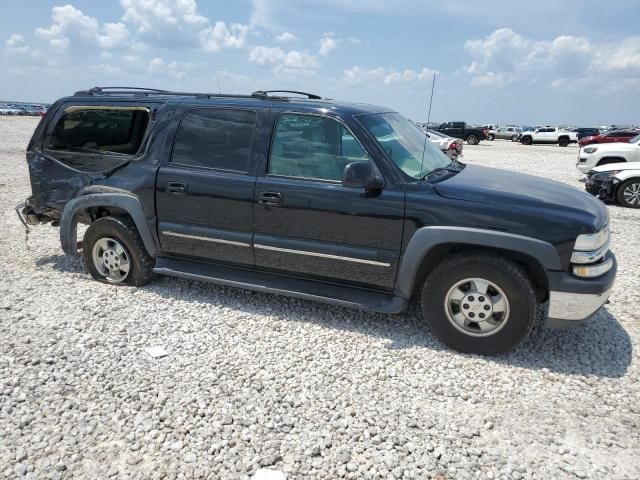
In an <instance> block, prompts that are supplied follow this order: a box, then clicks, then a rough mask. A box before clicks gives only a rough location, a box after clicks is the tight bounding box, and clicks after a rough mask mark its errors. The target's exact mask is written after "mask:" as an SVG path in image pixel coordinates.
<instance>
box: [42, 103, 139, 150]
mask: <svg viewBox="0 0 640 480" xmlns="http://www.w3.org/2000/svg"><path fill="white" fill-rule="evenodd" d="M148 123H149V110H148V109H147V108H146V107H111V108H109V107H87V106H72V107H68V108H67V109H66V110H65V113H64V115H63V116H62V117H61V118H60V120H59V121H58V123H56V125H55V127H54V129H53V132H52V133H51V135H49V136H48V137H47V139H46V141H45V147H46V148H48V149H51V150H58V151H67V152H69V151H70V152H82V153H98V154H100V153H107V152H111V153H117V154H124V155H134V154H136V153H137V152H138V150H139V149H140V146H141V144H142V139H143V137H144V133H145V131H146V130H147V125H148Z"/></svg>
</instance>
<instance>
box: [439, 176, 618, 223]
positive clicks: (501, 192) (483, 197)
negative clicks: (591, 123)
mask: <svg viewBox="0 0 640 480" xmlns="http://www.w3.org/2000/svg"><path fill="white" fill-rule="evenodd" d="M434 188H435V189H436V191H437V192H438V194H440V195H442V196H443V197H447V198H453V199H457V200H466V201H469V202H480V203H487V204H493V205H501V206H504V205H511V206H514V207H524V208H533V209H535V208H545V209H549V210H563V211H566V212H573V213H575V214H578V215H583V214H584V213H585V212H586V213H588V214H589V216H592V217H594V218H599V219H601V220H600V221H601V222H604V221H605V220H604V219H606V218H607V212H606V207H605V206H604V204H603V203H602V202H600V201H599V200H596V199H595V198H593V197H592V196H591V195H589V194H588V193H586V192H584V191H582V190H578V189H577V188H574V187H571V186H569V185H567V184H565V183H560V182H556V181H553V180H547V179H544V178H541V177H536V176H533V175H524V174H522V173H517V172H512V171H508V170H500V169H496V168H488V167H480V166H476V165H467V166H466V167H465V168H464V170H462V171H461V172H460V173H458V174H457V175H454V176H453V177H451V178H448V179H447V180H444V181H442V182H439V183H436V184H435V185H434ZM602 226H603V225H598V226H597V228H601V227H602Z"/></svg>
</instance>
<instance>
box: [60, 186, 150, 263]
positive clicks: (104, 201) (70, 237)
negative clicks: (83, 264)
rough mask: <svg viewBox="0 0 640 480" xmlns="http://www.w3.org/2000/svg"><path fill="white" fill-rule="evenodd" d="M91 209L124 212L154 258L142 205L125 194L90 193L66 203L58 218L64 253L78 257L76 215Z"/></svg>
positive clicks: (136, 198) (136, 199)
mask: <svg viewBox="0 0 640 480" xmlns="http://www.w3.org/2000/svg"><path fill="white" fill-rule="evenodd" d="M91 207H117V208H120V209H122V210H125V211H126V212H127V213H128V214H129V215H130V216H131V218H132V219H133V222H134V223H135V224H136V227H137V229H138V233H139V234H140V238H141V239H142V242H143V243H144V246H145V248H146V249H147V252H148V253H149V255H150V256H152V257H155V256H156V253H157V248H156V244H155V241H154V239H153V235H152V234H151V231H150V230H149V226H148V224H147V217H146V214H145V212H144V208H143V207H142V203H141V202H140V200H139V199H138V197H136V196H135V195H131V194H126V193H91V194H88V195H82V196H80V197H76V198H74V199H73V200H70V201H69V202H67V204H66V205H65V207H64V210H63V212H62V216H61V218H60V243H61V244H62V250H63V251H64V253H66V254H67V255H72V256H78V249H77V236H78V235H77V227H78V214H79V213H80V212H81V211H82V210H84V209H86V208H91Z"/></svg>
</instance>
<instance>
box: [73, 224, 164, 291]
mask: <svg viewBox="0 0 640 480" xmlns="http://www.w3.org/2000/svg"><path fill="white" fill-rule="evenodd" d="M82 253H83V255H84V261H85V264H86V265H87V269H88V270H89V273H90V274H91V276H92V277H93V278H94V279H96V280H98V281H100V282H103V283H111V284H119V285H135V286H142V285H145V284H147V283H149V281H150V280H151V277H152V276H153V264H154V260H153V258H152V257H150V256H149V254H148V253H147V251H146V250H145V248H144V244H143V243H142V240H141V239H140V235H138V230H137V229H136V227H135V225H134V224H133V222H132V221H131V220H129V219H128V218H123V217H103V218H100V219H98V220H96V221H95V222H93V223H92V224H91V225H90V226H89V228H88V229H87V231H86V232H85V234H84V241H83V244H82Z"/></svg>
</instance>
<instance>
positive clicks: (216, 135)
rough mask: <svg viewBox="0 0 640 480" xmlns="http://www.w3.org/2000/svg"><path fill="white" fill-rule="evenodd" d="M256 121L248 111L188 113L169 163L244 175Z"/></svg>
mask: <svg viewBox="0 0 640 480" xmlns="http://www.w3.org/2000/svg"><path fill="white" fill-rule="evenodd" d="M256 117H257V114H256V112H255V111H251V110H233V109H222V108H194V109H192V110H189V112H187V114H186V115H185V116H184V119H183V120H182V124H181V125H180V129H179V130H178V135H177V136H176V142H175V146H174V148H173V156H172V157H171V162H172V163H176V164H180V165H189V166H192V167H204V168H214V169H219V170H231V171H236V172H247V171H248V166H249V154H250V152H251V141H252V138H253V131H254V129H255V125H256Z"/></svg>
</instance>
